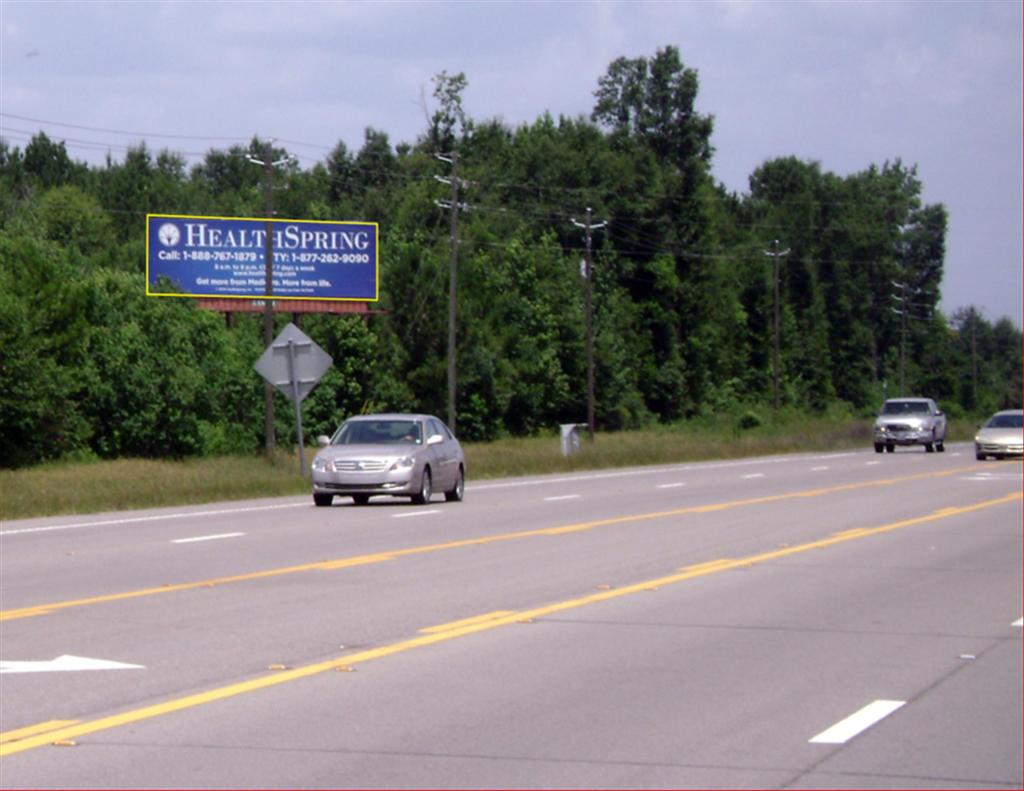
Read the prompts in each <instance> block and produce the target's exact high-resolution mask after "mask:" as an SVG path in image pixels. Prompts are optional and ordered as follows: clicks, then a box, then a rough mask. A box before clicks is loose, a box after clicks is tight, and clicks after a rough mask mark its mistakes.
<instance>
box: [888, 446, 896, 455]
mask: <svg viewBox="0 0 1024 791" xmlns="http://www.w3.org/2000/svg"><path fill="white" fill-rule="evenodd" d="M895 450H896V446H895V445H886V446H885V452H886V453H893V452H895Z"/></svg>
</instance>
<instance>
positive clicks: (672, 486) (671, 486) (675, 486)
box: [658, 483, 686, 489]
mask: <svg viewBox="0 0 1024 791" xmlns="http://www.w3.org/2000/svg"><path fill="white" fill-rule="evenodd" d="M681 486H686V484H685V483H660V484H658V488H659V489H678V488H679V487H681Z"/></svg>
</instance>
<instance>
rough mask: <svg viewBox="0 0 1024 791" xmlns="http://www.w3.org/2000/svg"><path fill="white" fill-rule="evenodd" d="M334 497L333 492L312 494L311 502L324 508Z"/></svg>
mask: <svg viewBox="0 0 1024 791" xmlns="http://www.w3.org/2000/svg"><path fill="white" fill-rule="evenodd" d="M333 499H334V495H333V494H314V495H313V503H314V504H316V505H318V506H319V507H320V508H326V507H327V506H329V505H330V504H331V501H332V500H333Z"/></svg>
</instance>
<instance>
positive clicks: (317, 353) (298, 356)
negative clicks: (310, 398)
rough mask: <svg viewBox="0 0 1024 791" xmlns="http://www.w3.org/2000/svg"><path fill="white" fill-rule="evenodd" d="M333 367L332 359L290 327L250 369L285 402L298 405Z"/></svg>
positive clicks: (285, 329) (299, 331)
mask: <svg viewBox="0 0 1024 791" xmlns="http://www.w3.org/2000/svg"><path fill="white" fill-rule="evenodd" d="M333 363H334V360H332V359H331V355H329V354H328V353H327V352H325V351H324V350H323V349H321V348H320V347H319V346H317V345H316V343H315V342H314V341H313V339H312V338H310V337H309V336H308V335H306V334H305V333H304V332H303V331H302V330H300V329H299V328H298V327H296V326H295V325H294V324H291V323H289V324H288V326H286V327H285V328H284V329H283V330H281V334H280V335H278V336H277V337H276V338H275V339H274V341H273V343H271V344H270V346H268V347H267V350H266V351H265V352H263V354H262V355H261V356H260V359H258V360H257V361H256V365H254V366H253V367H254V368H255V369H256V372H257V373H258V374H259V375H260V376H262V377H263V378H264V379H266V380H267V381H268V382H270V384H272V385H273V386H274V387H276V388H277V389H278V390H280V391H281V392H282V393H283V394H284V395H285V396H286V397H287V398H289V399H290V400H292V401H293V402H296V403H299V404H301V403H302V401H303V400H304V399H305V398H306V396H307V395H309V394H310V392H311V391H312V390H313V388H314V387H316V383H317V382H319V381H320V377H322V376H323V375H324V374H325V373H327V370H328V369H329V368H330V367H331V365H332V364H333ZM296 399H298V400H297V401H296Z"/></svg>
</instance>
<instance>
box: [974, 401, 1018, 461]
mask: <svg viewBox="0 0 1024 791" xmlns="http://www.w3.org/2000/svg"><path fill="white" fill-rule="evenodd" d="M1021 455H1024V412H1022V411H1021V410H1019V409H1004V410H1003V411H1002V412H996V413H995V414H994V415H992V417H990V418H989V419H988V422H987V423H986V424H985V425H984V426H982V427H981V428H980V429H978V433H977V434H976V435H975V436H974V456H975V458H977V459H978V461H984V460H985V459H987V458H988V457H989V456H992V457H994V458H997V459H998V458H1000V457H1003V458H1005V457H1007V456H1021Z"/></svg>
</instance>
